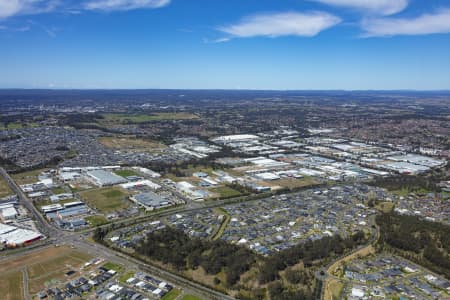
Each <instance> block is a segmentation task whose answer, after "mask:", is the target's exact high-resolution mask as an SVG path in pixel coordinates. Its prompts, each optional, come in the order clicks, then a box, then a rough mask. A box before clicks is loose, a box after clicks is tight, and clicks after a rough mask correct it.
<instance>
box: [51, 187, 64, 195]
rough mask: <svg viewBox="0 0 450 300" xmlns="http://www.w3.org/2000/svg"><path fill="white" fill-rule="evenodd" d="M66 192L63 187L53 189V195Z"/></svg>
mask: <svg viewBox="0 0 450 300" xmlns="http://www.w3.org/2000/svg"><path fill="white" fill-rule="evenodd" d="M65 192H66V190H65V189H64V188H63V187H61V186H60V187H56V188H53V189H52V193H53V194H55V195H58V194H64V193H65Z"/></svg>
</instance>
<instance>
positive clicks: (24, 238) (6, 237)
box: [0, 223, 43, 247]
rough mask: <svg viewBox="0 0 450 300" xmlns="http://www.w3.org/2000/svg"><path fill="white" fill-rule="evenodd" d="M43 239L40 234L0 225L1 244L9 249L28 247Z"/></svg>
mask: <svg viewBox="0 0 450 300" xmlns="http://www.w3.org/2000/svg"><path fill="white" fill-rule="evenodd" d="M41 238H43V236H42V234H40V233H39V232H35V231H32V230H27V229H22V228H18V227H15V226H10V225H5V224H2V223H0V244H4V245H6V246H7V247H18V246H24V245H28V244H31V243H32V242H35V241H38V240H40V239H41Z"/></svg>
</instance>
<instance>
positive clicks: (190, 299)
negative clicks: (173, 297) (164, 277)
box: [181, 295, 202, 300]
mask: <svg viewBox="0 0 450 300" xmlns="http://www.w3.org/2000/svg"><path fill="white" fill-rule="evenodd" d="M181 300H202V298H199V297H197V296H193V295H186V296H184V297H183V298H181Z"/></svg>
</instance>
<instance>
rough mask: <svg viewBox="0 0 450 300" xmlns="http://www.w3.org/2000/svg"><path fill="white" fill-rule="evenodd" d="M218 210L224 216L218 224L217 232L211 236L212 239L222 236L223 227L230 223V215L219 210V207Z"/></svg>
mask: <svg viewBox="0 0 450 300" xmlns="http://www.w3.org/2000/svg"><path fill="white" fill-rule="evenodd" d="M218 210H219V213H220V214H222V213H223V214H224V216H225V218H224V220H223V222H222V224H220V228H219V229H218V230H217V233H216V234H215V235H214V236H213V237H212V238H211V239H212V240H218V239H220V238H221V237H222V235H223V232H224V231H225V229H226V228H227V226H228V223H230V220H231V217H230V215H229V214H228V212H226V211H220V209H218Z"/></svg>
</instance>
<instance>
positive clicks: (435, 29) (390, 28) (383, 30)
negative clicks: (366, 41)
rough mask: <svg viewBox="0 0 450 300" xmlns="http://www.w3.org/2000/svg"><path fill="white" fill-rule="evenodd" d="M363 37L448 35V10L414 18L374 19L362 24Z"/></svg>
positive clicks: (449, 10) (449, 13)
mask: <svg viewBox="0 0 450 300" xmlns="http://www.w3.org/2000/svg"><path fill="white" fill-rule="evenodd" d="M362 28H363V29H364V30H365V33H364V35H363V36H364V37H375V36H394V35H426V34H436V33H450V9H449V8H446V9H441V10H438V11H436V12H435V13H431V14H424V15H421V16H419V17H416V18H412V19H405V18H376V19H366V20H364V21H363V22H362Z"/></svg>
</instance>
